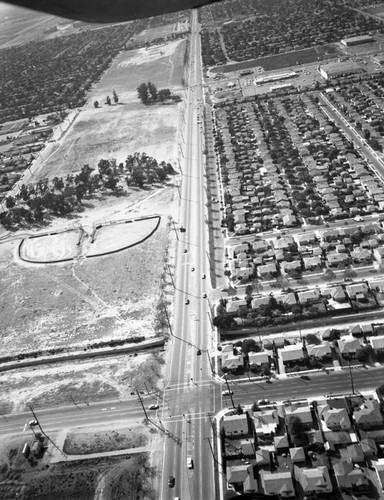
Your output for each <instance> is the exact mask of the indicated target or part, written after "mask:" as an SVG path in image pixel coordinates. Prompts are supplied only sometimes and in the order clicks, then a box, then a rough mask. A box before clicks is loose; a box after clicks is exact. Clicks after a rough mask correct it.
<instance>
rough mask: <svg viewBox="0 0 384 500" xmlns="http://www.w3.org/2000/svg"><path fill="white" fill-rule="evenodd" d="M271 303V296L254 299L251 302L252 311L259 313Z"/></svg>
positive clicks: (260, 296)
mask: <svg viewBox="0 0 384 500" xmlns="http://www.w3.org/2000/svg"><path fill="white" fill-rule="evenodd" d="M270 301H271V297H270V295H259V296H258V297H253V299H252V302H251V309H253V310H254V311H257V310H258V309H260V307H262V306H268V305H269V303H270Z"/></svg>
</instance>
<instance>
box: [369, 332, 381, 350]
mask: <svg viewBox="0 0 384 500" xmlns="http://www.w3.org/2000/svg"><path fill="white" fill-rule="evenodd" d="M369 340H370V342H371V346H372V347H373V349H375V350H376V351H384V335H378V336H377V337H370V339H369Z"/></svg>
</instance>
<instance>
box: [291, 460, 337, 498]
mask: <svg viewBox="0 0 384 500" xmlns="http://www.w3.org/2000/svg"><path fill="white" fill-rule="evenodd" d="M294 470H295V477H296V481H297V482H298V483H299V484H300V486H301V488H302V490H303V494H304V495H305V496H311V495H319V494H322V493H331V492H332V489H333V488H332V482H331V478H330V476H329V471H328V469H327V467H325V466H320V467H315V468H314V469H302V468H299V467H298V466H297V465H295V467H294Z"/></svg>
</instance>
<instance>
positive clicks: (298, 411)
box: [285, 404, 312, 424]
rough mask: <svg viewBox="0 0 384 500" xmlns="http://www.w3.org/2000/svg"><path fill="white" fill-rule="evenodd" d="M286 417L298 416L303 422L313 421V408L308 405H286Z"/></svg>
mask: <svg viewBox="0 0 384 500" xmlns="http://www.w3.org/2000/svg"><path fill="white" fill-rule="evenodd" d="M285 415H286V417H290V416H293V415H294V416H296V417H299V418H300V420H301V421H302V422H303V423H307V424H308V423H312V415H311V410H310V408H309V407H308V406H296V405H294V404H292V405H289V406H285Z"/></svg>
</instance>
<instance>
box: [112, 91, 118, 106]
mask: <svg viewBox="0 0 384 500" xmlns="http://www.w3.org/2000/svg"><path fill="white" fill-rule="evenodd" d="M113 101H114V102H115V103H116V104H117V103H118V102H119V96H118V95H117V93H116V90H113Z"/></svg>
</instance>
